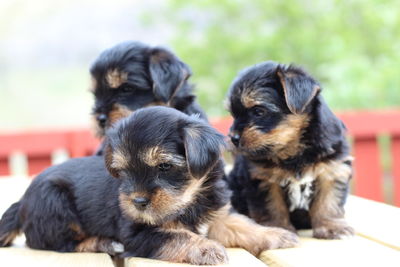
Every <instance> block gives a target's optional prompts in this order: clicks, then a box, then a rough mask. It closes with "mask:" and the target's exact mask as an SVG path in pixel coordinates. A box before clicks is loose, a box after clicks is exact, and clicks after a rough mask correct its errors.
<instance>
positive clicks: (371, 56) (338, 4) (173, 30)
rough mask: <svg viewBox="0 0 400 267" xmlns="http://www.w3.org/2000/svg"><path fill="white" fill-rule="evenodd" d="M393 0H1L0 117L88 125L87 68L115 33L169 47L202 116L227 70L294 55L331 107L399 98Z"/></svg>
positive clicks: (371, 105)
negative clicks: (187, 74) (186, 68)
mask: <svg viewBox="0 0 400 267" xmlns="http://www.w3.org/2000/svg"><path fill="white" fill-rule="evenodd" d="M399 11H400V8H399V5H398V1H396V0H387V1H385V0H369V1H364V0H350V1H337V0H326V1H310V0H301V1H281V0H252V1H246V0H219V1H212V0H202V1H178V0H168V1H164V0H154V1H149V0H147V1H132V0H129V1H128V0H113V1H106V0H79V1H77V0H76V1H74V0H57V1H54V0H35V1H30V0H2V1H0V21H1V24H0V129H1V130H2V131H7V130H19V129H26V128H43V127H46V128H57V127H62V128H66V127H68V126H88V125H89V114H90V109H91V105H92V97H91V95H90V93H89V91H88V88H89V74H88V69H89V66H90V64H91V62H93V60H94V59H95V58H96V57H97V56H98V54H99V53H100V52H101V51H102V50H104V49H106V48H108V47H110V46H112V45H114V44H116V43H118V42H121V41H124V40H132V39H133V40H140V41H143V42H146V43H150V44H153V45H158V44H159V45H164V46H167V47H169V48H170V49H172V50H173V51H175V52H176V53H177V55H178V56H179V57H180V58H181V59H182V60H183V61H185V62H186V63H188V64H189V65H190V66H191V67H192V70H193V73H194V75H193V77H192V79H191V80H192V82H194V83H195V84H196V88H197V95H198V97H199V101H200V103H201V105H202V106H203V108H204V109H205V110H206V111H207V112H208V114H209V115H210V116H212V117H213V116H222V115H226V114H227V113H226V111H225V110H224V108H223V104H222V102H223V99H224V96H225V94H226V91H227V89H228V87H229V85H230V83H231V81H232V79H233V78H234V77H235V75H236V74H237V72H238V71H239V70H240V69H242V68H244V67H246V66H249V65H252V64H254V63H257V62H261V61H264V60H276V61H280V62H283V63H296V64H299V65H302V66H304V67H305V68H306V69H307V70H308V71H309V72H311V73H312V74H313V75H314V76H315V77H316V78H317V79H318V80H319V81H320V82H321V83H322V85H323V87H324V91H323V94H324V96H325V97H326V99H327V101H328V103H329V104H330V106H331V107H333V109H334V110H336V111H341V110H353V109H377V108H388V107H393V106H396V105H397V106H399V105H400V93H399V92H400V90H399V89H400V88H399V87H400V75H399V74H400V73H399V71H400V41H399V36H400V16H399Z"/></svg>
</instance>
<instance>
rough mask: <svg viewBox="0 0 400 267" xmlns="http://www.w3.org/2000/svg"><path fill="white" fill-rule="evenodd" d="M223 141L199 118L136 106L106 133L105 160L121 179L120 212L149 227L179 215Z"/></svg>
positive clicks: (203, 181)
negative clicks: (135, 109) (131, 112)
mask: <svg viewBox="0 0 400 267" xmlns="http://www.w3.org/2000/svg"><path fill="white" fill-rule="evenodd" d="M223 142H224V141H223V136H222V135H220V134H219V133H217V132H216V130H214V129H213V128H211V127H210V126H209V125H207V124H206V123H204V122H203V121H202V120H199V119H198V118H197V117H193V116H187V115H185V114H183V113H181V112H179V111H177V110H175V109H171V108H167V107H148V108H143V109H139V110H137V111H135V112H134V113H133V114H132V115H130V116H129V117H128V118H126V119H123V120H121V121H120V122H118V123H117V124H116V125H115V126H114V127H112V128H111V129H110V130H109V131H107V143H108V144H107V147H106V149H105V161H106V166H107V169H108V170H109V172H110V173H111V174H112V175H113V176H114V177H116V178H117V179H121V187H120V206H121V209H122V211H123V212H124V214H125V215H126V216H128V217H130V218H132V219H133V220H135V221H136V222H142V223H146V224H151V225H160V224H162V223H164V222H166V221H168V220H172V219H174V218H176V217H177V216H180V215H182V213H183V212H184V210H185V208H186V207H187V206H188V205H190V204H191V203H194V202H195V201H196V197H197V195H199V194H200V193H201V192H202V190H204V189H206V186H205V184H206V182H207V180H208V179H209V178H210V175H211V174H213V173H215V170H214V169H215V168H219V166H220V165H219V164H217V162H218V161H219V160H220V153H221V146H222V145H223ZM212 170H213V171H212Z"/></svg>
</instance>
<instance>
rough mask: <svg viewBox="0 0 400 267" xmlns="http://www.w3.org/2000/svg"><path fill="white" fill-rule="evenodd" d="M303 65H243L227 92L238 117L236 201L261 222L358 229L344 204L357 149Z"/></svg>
mask: <svg viewBox="0 0 400 267" xmlns="http://www.w3.org/2000/svg"><path fill="white" fill-rule="evenodd" d="M320 91H321V86H320V85H319V83H318V82H317V81H316V80H315V79H314V78H312V77H311V76H310V75H309V74H307V73H306V72H305V71H304V70H302V69H301V68H298V67H295V66H292V65H290V66H287V65H283V64H277V63H275V62H264V63H261V64H257V65H254V66H252V67H249V68H247V69H245V70H244V71H242V72H241V73H240V74H239V76H238V77H237V78H236V79H235V80H234V82H233V84H232V86H231V88H230V90H229V93H228V101H227V104H228V109H229V111H230V113H231V114H232V116H233V118H234V122H233V125H232V127H231V130H230V134H229V135H230V139H231V141H232V143H233V145H234V147H235V152H234V153H235V164H234V168H233V170H232V172H231V173H230V175H229V177H228V182H229V185H230V188H231V189H232V190H233V196H232V204H233V206H234V207H235V208H236V209H237V210H238V211H239V212H241V213H243V214H246V215H248V216H250V217H251V218H253V219H254V220H255V221H256V222H258V223H260V224H263V225H270V226H278V227H283V228H286V229H288V230H291V231H295V229H303V228H312V229H313V235H314V237H316V238H324V239H338V238H341V237H344V236H349V235H353V232H354V231H353V229H352V228H351V227H350V226H349V225H347V223H346V222H345V220H344V209H343V205H344V204H345V202H346V197H347V194H348V190H349V181H350V179H351V177H352V157H351V156H350V155H349V148H348V144H347V141H346V139H345V127H344V125H343V123H342V122H341V121H340V120H339V119H338V118H337V117H336V116H335V115H334V114H333V113H332V112H331V110H330V109H329V108H328V106H327V104H326V103H325V101H324V99H323V97H322V96H321V95H320Z"/></svg>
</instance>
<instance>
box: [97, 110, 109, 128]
mask: <svg viewBox="0 0 400 267" xmlns="http://www.w3.org/2000/svg"><path fill="white" fill-rule="evenodd" d="M96 120H97V122H98V124H99V125H100V127H102V128H104V127H105V126H106V122H107V115H106V114H104V113H100V114H98V115H97V116H96Z"/></svg>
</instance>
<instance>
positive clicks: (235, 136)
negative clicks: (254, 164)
mask: <svg viewBox="0 0 400 267" xmlns="http://www.w3.org/2000/svg"><path fill="white" fill-rule="evenodd" d="M231 141H232V143H233V144H234V145H235V146H238V145H239V141H240V136H239V135H238V134H233V135H231Z"/></svg>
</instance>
